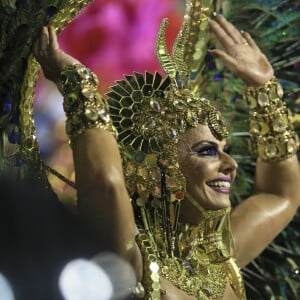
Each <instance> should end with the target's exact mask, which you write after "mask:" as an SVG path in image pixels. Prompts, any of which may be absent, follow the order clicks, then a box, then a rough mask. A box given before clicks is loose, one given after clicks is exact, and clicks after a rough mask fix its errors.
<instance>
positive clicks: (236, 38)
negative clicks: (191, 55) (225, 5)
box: [210, 15, 274, 86]
mask: <svg viewBox="0 0 300 300" xmlns="http://www.w3.org/2000/svg"><path fill="white" fill-rule="evenodd" d="M210 24H211V28H212V31H213V32H214V34H215V36H216V37H217V39H218V41H219V42H220V43H221V45H222V46H223V48H224V51H223V50H220V49H214V50H210V53H212V54H214V55H216V56H217V57H219V58H221V59H222V61H223V63H224V64H225V65H226V66H227V67H228V68H229V69H230V70H231V71H232V72H233V73H235V74H236V75H237V76H238V77H240V78H241V79H242V80H243V81H244V82H245V83H246V84H247V85H248V86H261V85H264V84H265V83H266V82H267V81H268V80H270V79H271V78H272V76H273V75H274V71H273V68H272V66H271V64H270V63H269V61H268V59H267V58H266V56H265V55H264V54H263V53H262V52H261V51H260V49H259V48H258V46H257V45H256V43H255V42H254V40H253V39H252V38H251V36H250V34H249V33H247V32H244V33H240V32H239V31H238V30H237V29H236V28H235V27H234V26H233V25H232V24H231V23H229V22H228V21H227V20H226V19H225V18H224V17H223V16H222V15H217V16H216V17H215V18H214V19H213V20H210Z"/></svg>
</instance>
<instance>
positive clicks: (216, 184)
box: [207, 181, 230, 189]
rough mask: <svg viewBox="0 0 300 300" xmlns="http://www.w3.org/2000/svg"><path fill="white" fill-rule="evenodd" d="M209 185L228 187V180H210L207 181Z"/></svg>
mask: <svg viewBox="0 0 300 300" xmlns="http://www.w3.org/2000/svg"><path fill="white" fill-rule="evenodd" d="M207 185H209V186H216V187H221V188H228V189H229V188H230V182H228V181H212V182H209V183H207Z"/></svg>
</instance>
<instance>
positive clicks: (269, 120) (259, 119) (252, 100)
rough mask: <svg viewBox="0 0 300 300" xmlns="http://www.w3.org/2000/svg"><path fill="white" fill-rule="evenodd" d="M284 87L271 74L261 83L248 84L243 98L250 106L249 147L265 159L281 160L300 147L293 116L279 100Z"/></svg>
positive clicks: (291, 154)
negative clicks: (256, 84) (268, 78)
mask: <svg viewBox="0 0 300 300" xmlns="http://www.w3.org/2000/svg"><path fill="white" fill-rule="evenodd" d="M282 97H283V89H282V87H281V85H280V83H279V82H278V80H277V79H276V78H275V77H273V78H272V79H271V80H269V81H268V82H267V83H266V84H265V85H264V86H261V87H248V88H247V89H246V91H245V95H244V98H245V100H246V102H247V104H248V106H249V108H250V141H251V148H252V151H253V152H254V153H255V154H256V155H257V156H258V157H260V158H261V159H262V160H264V161H281V160H284V159H287V158H289V157H291V156H293V155H294V154H295V153H296V152H297V150H298V147H299V142H298V136H297V134H296V133H295V131H294V127H293V117H292V113H291V112H290V110H289V109H288V108H287V107H286V105H285V103H283V102H282V100H281V99H282Z"/></svg>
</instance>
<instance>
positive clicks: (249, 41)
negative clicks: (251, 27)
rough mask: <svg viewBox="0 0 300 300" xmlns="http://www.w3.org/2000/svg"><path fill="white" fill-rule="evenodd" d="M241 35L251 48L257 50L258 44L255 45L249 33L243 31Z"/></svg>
mask: <svg viewBox="0 0 300 300" xmlns="http://www.w3.org/2000/svg"><path fill="white" fill-rule="evenodd" d="M243 37H244V38H245V40H246V41H247V43H248V44H249V46H250V47H252V48H253V49H256V50H259V48H258V46H257V45H256V43H255V41H254V40H253V39H252V37H251V35H250V34H249V33H248V32H243Z"/></svg>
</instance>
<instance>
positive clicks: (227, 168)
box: [178, 125, 237, 209]
mask: <svg viewBox="0 0 300 300" xmlns="http://www.w3.org/2000/svg"><path fill="white" fill-rule="evenodd" d="M178 157H179V164H180V167H181V170H182V172H183V175H184V176H185V178H186V184H187V191H188V193H189V194H190V195H191V196H192V197H193V198H194V200H196V201H197V202H198V203H199V204H200V205H201V206H202V207H203V208H205V209H219V208H225V207H229V206H230V201H229V193H230V186H231V184H232V182H233V181H234V179H235V176H236V169H237V163H236V161H235V160H234V159H233V158H232V157H231V156H229V155H228V154H227V153H226V141H225V140H222V141H219V140H217V139H216V138H215V137H214V136H213V135H212V133H211V131H210V129H209V127H208V126H203V125H199V126H198V127H195V128H189V129H188V130H187V131H186V132H185V133H184V134H183V135H182V137H181V139H180V141H179V143H178Z"/></svg>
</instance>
